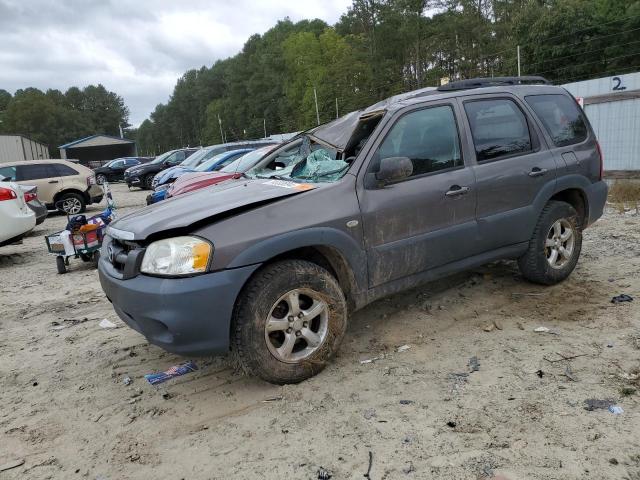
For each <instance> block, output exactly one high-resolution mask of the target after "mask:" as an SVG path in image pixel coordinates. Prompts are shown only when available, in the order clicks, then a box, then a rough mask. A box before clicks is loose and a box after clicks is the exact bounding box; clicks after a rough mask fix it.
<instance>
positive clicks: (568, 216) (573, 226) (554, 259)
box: [518, 201, 582, 285]
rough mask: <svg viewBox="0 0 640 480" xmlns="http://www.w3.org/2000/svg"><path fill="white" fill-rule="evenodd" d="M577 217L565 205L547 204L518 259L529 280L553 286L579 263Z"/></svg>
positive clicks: (580, 235)
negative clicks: (523, 251) (527, 244)
mask: <svg viewBox="0 0 640 480" xmlns="http://www.w3.org/2000/svg"><path fill="white" fill-rule="evenodd" d="M580 225H581V222H580V218H579V216H578V213H577V212H576V211H575V209H574V208H573V207H572V206H571V205H569V204H568V203H565V202H559V201H550V202H549V203H547V205H546V206H545V207H544V209H543V210H542V213H541V214H540V218H539V219H538V223H537V224H536V228H535V230H534V232H533V236H532V237H531V240H530V241H529V247H528V249H527V253H525V254H524V255H523V256H522V257H520V258H519V259H518V266H519V267H520V271H521V272H522V275H523V276H524V277H525V278H526V279H527V280H529V281H531V282H534V283H540V284H542V285H553V284H556V283H558V282H561V281H562V280H564V279H565V278H567V277H568V276H569V275H570V274H571V272H572V271H573V269H574V268H575V266H576V263H578V258H579V257H580V250H581V249H582V230H581V229H580Z"/></svg>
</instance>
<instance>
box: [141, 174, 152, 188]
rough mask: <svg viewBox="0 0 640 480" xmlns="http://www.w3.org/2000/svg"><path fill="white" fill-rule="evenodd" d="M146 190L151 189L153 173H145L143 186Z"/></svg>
mask: <svg viewBox="0 0 640 480" xmlns="http://www.w3.org/2000/svg"><path fill="white" fill-rule="evenodd" d="M143 188H146V189H147V190H153V175H147V176H146V177H144V187H143Z"/></svg>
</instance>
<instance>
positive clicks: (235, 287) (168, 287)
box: [98, 258, 258, 356]
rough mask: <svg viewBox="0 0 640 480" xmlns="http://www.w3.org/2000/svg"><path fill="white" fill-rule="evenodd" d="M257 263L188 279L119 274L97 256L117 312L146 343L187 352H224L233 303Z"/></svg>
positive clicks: (103, 285) (102, 276)
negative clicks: (123, 277) (122, 278)
mask: <svg viewBox="0 0 640 480" xmlns="http://www.w3.org/2000/svg"><path fill="white" fill-rule="evenodd" d="M257 268H258V265H250V266H247V267H241V268H236V269H231V270H222V271H219V272H214V273H208V274H204V275H198V276H195V277H187V278H159V277H151V276H147V275H137V276H136V277H134V278H130V279H128V280H121V279H119V278H117V276H118V273H117V272H116V271H115V270H114V268H113V266H112V265H111V264H110V263H109V262H108V261H107V260H106V259H105V258H101V259H100V262H99V264H98V271H99V276H100V284H101V285H102V289H103V290H104V292H105V294H106V295H107V298H108V299H109V300H110V301H111V302H112V303H113V308H114V309H115V311H116V313H117V314H118V316H119V317H120V318H121V319H122V320H123V321H124V322H125V323H126V324H127V325H129V326H130V327H131V328H133V329H134V330H136V331H138V332H140V333H142V334H143V335H144V336H145V337H146V338H147V340H148V341H149V343H152V344H154V345H157V346H159V347H161V348H163V349H164V350H167V351H169V352H173V353H177V354H180V355H186V356H197V355H210V354H215V353H225V352H227V351H228V350H229V336H230V332H229V329H230V326H231V316H232V313H233V306H234V304H235V301H236V298H237V296H238V293H239V292H240V289H241V288H242V286H243V285H244V283H245V282H246V281H247V279H248V278H249V277H250V276H251V274H252V273H253V272H254V271H255V270H256V269H257Z"/></svg>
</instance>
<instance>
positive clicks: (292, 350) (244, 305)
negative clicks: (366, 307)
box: [232, 260, 347, 384]
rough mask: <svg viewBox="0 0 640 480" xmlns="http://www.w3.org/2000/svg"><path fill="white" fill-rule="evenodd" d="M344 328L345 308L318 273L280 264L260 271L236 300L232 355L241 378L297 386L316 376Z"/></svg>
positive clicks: (334, 285) (333, 283) (310, 266)
mask: <svg viewBox="0 0 640 480" xmlns="http://www.w3.org/2000/svg"><path fill="white" fill-rule="evenodd" d="M346 328H347V304H346V300H345V297H344V293H343V292H342V289H341V288H340V285H339V284H338V282H337V280H336V279H335V278H334V277H333V275H331V273H329V272H328V271H327V270H325V269H324V268H322V267H319V266H318V265H316V264H314V263H311V262H307V261H302V260H285V261H281V262H277V263H274V264H271V265H268V266H266V267H265V268H264V269H262V270H261V271H259V272H258V273H257V274H256V275H255V276H254V277H253V278H252V279H251V280H250V281H249V282H248V284H247V285H246V286H245V288H244V289H243V291H242V292H241V294H240V295H239V297H238V301H237V303H236V307H235V310H234V318H233V331H232V335H233V344H234V345H233V347H234V348H233V349H234V352H235V356H236V358H237V359H238V361H239V363H240V365H241V366H242V368H243V369H244V371H245V372H247V373H249V374H253V375H257V376H258V377H260V378H262V379H263V380H266V381H268V382H271V383H277V384H286V383H298V382H301V381H303V380H306V379H307V378H309V377H312V376H313V375H315V374H316V373H318V372H320V371H321V370H322V369H323V368H324V367H325V366H326V365H327V362H328V361H329V359H330V358H331V357H332V356H333V354H334V353H335V352H336V350H337V349H338V347H339V345H340V342H341V341H342V338H343V337H344V334H345V331H346Z"/></svg>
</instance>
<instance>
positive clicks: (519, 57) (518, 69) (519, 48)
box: [518, 45, 520, 76]
mask: <svg viewBox="0 0 640 480" xmlns="http://www.w3.org/2000/svg"><path fill="white" fill-rule="evenodd" d="M518 76H520V45H518Z"/></svg>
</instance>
